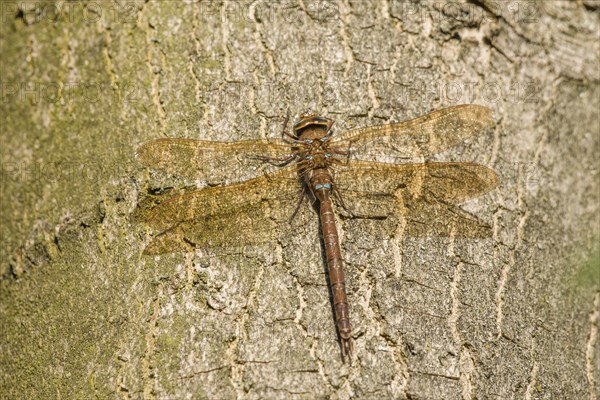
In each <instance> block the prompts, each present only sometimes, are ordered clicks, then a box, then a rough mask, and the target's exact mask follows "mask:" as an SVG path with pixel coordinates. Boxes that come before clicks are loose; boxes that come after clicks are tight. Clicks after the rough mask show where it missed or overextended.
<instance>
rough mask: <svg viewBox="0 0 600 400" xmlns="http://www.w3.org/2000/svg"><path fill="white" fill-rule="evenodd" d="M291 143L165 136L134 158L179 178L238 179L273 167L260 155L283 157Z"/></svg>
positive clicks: (139, 150)
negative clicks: (226, 140)
mask: <svg viewBox="0 0 600 400" xmlns="http://www.w3.org/2000/svg"><path fill="white" fill-rule="evenodd" d="M289 154H290V147H289V145H286V144H285V143H283V142H281V141H268V140H247V141H239V142H215V141H204V140H194V139H182V138H164V139H158V140H153V141H150V142H146V143H144V144H142V145H141V146H140V147H139V148H138V149H137V152H136V158H137V160H138V161H139V162H140V163H141V164H143V165H145V166H147V167H150V168H156V169H159V170H162V171H164V172H167V173H169V174H173V175H177V176H180V177H182V178H191V179H194V180H201V181H207V182H223V181H228V182H230V183H231V182H240V181H243V180H245V179H248V178H249V177H254V176H257V175H259V174H261V173H265V172H268V171H270V170H272V169H274V168H275V167H274V165H273V164H269V163H267V162H265V161H264V160H262V159H260V158H261V157H263V158H264V157H268V158H271V159H283V158H285V157H287V156H288V155H289Z"/></svg>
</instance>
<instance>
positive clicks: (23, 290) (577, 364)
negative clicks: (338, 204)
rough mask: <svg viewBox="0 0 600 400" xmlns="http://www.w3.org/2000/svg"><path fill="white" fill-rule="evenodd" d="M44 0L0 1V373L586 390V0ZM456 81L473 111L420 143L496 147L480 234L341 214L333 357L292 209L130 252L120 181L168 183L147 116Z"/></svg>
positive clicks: (299, 103) (0, 381)
mask: <svg viewBox="0 0 600 400" xmlns="http://www.w3.org/2000/svg"><path fill="white" fill-rule="evenodd" d="M42 4H45V3H39V2H16V3H10V2H5V3H3V5H2V7H3V9H2V13H3V14H2V21H1V31H0V44H1V58H2V60H1V63H2V64H1V67H2V70H1V80H2V102H1V104H0V107H1V117H0V118H1V120H0V122H1V144H2V145H1V147H0V156H1V162H2V171H1V172H2V179H1V181H0V188H1V193H0V202H1V207H0V210H1V212H0V235H1V243H0V245H1V251H2V252H1V255H2V257H1V260H0V268H1V269H0V276H1V281H0V296H1V302H0V318H1V319H0V329H1V338H2V339H1V343H0V368H1V372H0V393H1V394H2V396H1V397H2V398H13V399H25V398H27V399H29V398H68V399H70V398H101V399H105V398H121V399H142V398H143V399H185V398H190V399H234V398H238V399H315V398H324V399H325V398H332V399H349V398H355V399H372V398H373V399H374V398H377V399H559V398H560V399H590V400H594V399H598V398H600V393H599V390H600V389H599V387H600V365H599V359H600V349H599V341H598V326H599V308H600V282H599V280H600V277H599V274H600V272H599V263H600V256H599V248H598V244H597V241H598V234H599V230H600V228H599V222H600V221H599V214H598V202H599V189H598V178H599V177H598V154H599V153H598V151H599V150H600V149H599V141H600V127H599V124H600V119H599V115H598V109H599V108H600V101H599V98H600V87H599V82H600V66H599V64H600V59H599V57H600V56H599V53H600V42H599V40H598V37H599V33H600V4H599V3H598V2H597V1H589V0H582V1H569V2H567V1H565V2H563V1H547V2H533V1H514V2H493V1H488V0H474V1H471V2H462V1H461V2H444V1H438V2H421V3H417V2H406V1H394V0H391V1H379V2H367V1H350V0H343V1H339V2H329V1H318V2H314V1H307V0H299V1H284V2H270V1H262V2H261V1H256V2H249V3H239V2H225V3H224V4H223V3H221V2H198V1H192V0H189V1H181V2H179V1H148V2H135V3H134V2H118V3H117V2H115V3H113V2H100V3H89V4H87V5H84V4H83V3H77V4H73V3H56V4H55V5H54V6H52V4H53V3H47V4H45V5H42ZM460 103H478V104H483V105H487V106H489V107H491V108H492V109H493V110H494V114H495V118H496V121H497V124H496V127H495V128H494V129H492V130H489V131H487V132H485V133H484V134H483V135H481V136H479V137H478V138H476V139H474V140H471V141H470V142H469V143H468V144H465V145H461V146H459V147H457V148H455V149H453V150H451V151H448V152H446V153H445V154H442V155H439V156H436V157H435V159H438V160H455V161H475V162H479V163H482V164H485V165H487V166H489V167H491V168H493V169H494V170H495V171H497V172H498V174H499V176H500V177H501V181H502V182H501V184H500V186H499V187H498V189H496V190H495V191H494V192H492V193H490V194H488V195H486V196H483V197H481V198H478V199H474V200H471V201H469V202H467V203H465V204H464V206H463V208H464V209H466V210H468V211H469V212H471V213H473V214H475V215H477V216H478V217H480V218H482V219H484V220H486V221H488V222H489V223H490V224H492V225H493V227H494V235H493V237H491V238H489V239H485V240H473V239H464V238H447V237H435V236H432V237H427V238H411V237H404V236H403V235H402V232H401V231H399V230H398V228H397V227H396V225H395V223H394V221H387V220H384V221H380V220H377V221H375V220H358V219H339V229H340V234H341V238H342V246H343V251H344V260H345V268H346V281H347V285H348V290H349V304H350V312H351V318H352V322H353V326H354V332H355V344H354V345H355V353H356V354H355V360H354V363H353V365H352V366H349V365H343V364H342V363H341V357H340V350H339V347H338V342H337V338H336V333H335V324H334V320H333V315H332V310H331V305H330V300H329V292H328V290H327V287H326V279H325V275H324V272H325V268H324V261H325V260H324V258H323V254H322V247H321V243H320V240H319V229H318V224H317V222H318V218H317V215H316V214H315V213H314V212H312V211H311V210H310V209H308V208H306V210H304V211H303V213H302V215H301V216H300V218H305V219H306V224H305V227H304V229H303V230H302V231H299V232H295V233H294V234H292V235H289V236H285V237H281V239H280V240H279V241H278V242H277V243H273V244H271V245H268V246H259V247H255V248H243V251H239V249H232V250H231V251H228V252H226V251H219V252H218V251H215V249H202V250H201V251H198V252H196V253H193V254H181V253H174V254H169V255H164V256H160V257H148V256H144V255H142V251H143V249H144V246H145V244H147V243H148V241H149V240H150V238H151V237H152V232H149V231H148V230H147V229H146V228H145V227H144V226H140V225H137V224H133V223H132V222H131V220H130V215H131V213H132V211H133V210H134V208H135V206H136V203H137V201H138V197H139V196H143V194H144V193H146V192H147V191H148V190H149V189H152V188H156V187H160V186H161V185H162V186H166V185H176V186H177V185H180V186H181V185H183V184H184V183H185V182H181V181H178V180H176V179H171V178H170V177H164V176H161V175H160V174H154V173H149V172H148V171H146V170H144V169H143V168H142V167H141V166H139V165H137V164H136V163H135V160H134V152H135V149H136V147H137V146H139V144H141V143H143V142H145V141H147V140H151V139H156V138H160V137H165V136H166V137H190V138H202V139H215V140H241V139H251V138H267V137H270V138H274V137H277V136H278V135H279V132H280V129H281V124H282V121H283V117H284V116H285V112H286V110H287V109H290V110H291V111H292V113H295V112H301V111H304V110H305V109H306V108H313V109H315V110H317V111H319V112H321V113H323V114H326V115H328V116H329V117H333V118H335V119H336V121H337V122H336V125H335V126H336V129H337V130H338V131H342V130H344V129H347V128H350V127H354V126H367V125H370V124H380V123H384V122H387V121H399V120H403V119H407V118H412V117H415V116H418V115H421V114H425V113H426V112H429V111H432V110H434V109H438V108H441V107H444V106H449V105H454V104H460ZM242 244H243V238H240V246H241V245H242Z"/></svg>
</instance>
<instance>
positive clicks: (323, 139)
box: [321, 136, 329, 142]
mask: <svg viewBox="0 0 600 400" xmlns="http://www.w3.org/2000/svg"><path fill="white" fill-rule="evenodd" d="M327 139H329V138H328V137H327V136H323V137H322V138H321V142H326V141H327Z"/></svg>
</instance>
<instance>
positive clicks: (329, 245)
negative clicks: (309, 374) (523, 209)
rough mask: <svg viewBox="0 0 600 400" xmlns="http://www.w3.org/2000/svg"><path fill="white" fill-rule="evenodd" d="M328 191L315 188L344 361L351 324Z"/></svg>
mask: <svg viewBox="0 0 600 400" xmlns="http://www.w3.org/2000/svg"><path fill="white" fill-rule="evenodd" d="M330 193H331V192H330V186H329V187H325V186H323V187H321V188H320V189H319V190H316V195H317V198H318V199H319V214H320V218H321V227H322V231H323V242H324V243H325V254H326V256H327V269H328V271H329V282H330V284H331V291H332V293H333V304H334V308H335V319H336V325H337V329H338V333H339V335H340V338H341V346H342V356H343V359H344V361H345V360H346V359H348V360H351V357H352V336H351V335H352V325H351V324H350V312H349V310H348V297H347V296H346V282H345V279H344V268H343V263H342V250H341V247H340V241H339V237H338V233H337V228H336V225H335V216H334V213H333V205H332V203H331V198H330V196H329V195H330Z"/></svg>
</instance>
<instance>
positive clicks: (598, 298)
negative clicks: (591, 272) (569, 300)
mask: <svg viewBox="0 0 600 400" xmlns="http://www.w3.org/2000/svg"><path fill="white" fill-rule="evenodd" d="M599 321H600V292H596V294H595V295H594V301H593V303H592V311H591V312H590V315H589V322H590V331H589V333H588V340H587V343H586V349H585V372H586V376H587V381H588V387H589V390H590V400H596V392H597V390H598V388H597V387H596V380H595V378H594V376H595V374H596V363H595V361H597V360H598V355H597V354H595V353H597V350H598V346H597V344H598V325H599Z"/></svg>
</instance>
